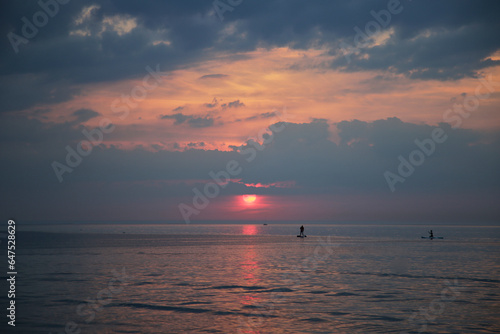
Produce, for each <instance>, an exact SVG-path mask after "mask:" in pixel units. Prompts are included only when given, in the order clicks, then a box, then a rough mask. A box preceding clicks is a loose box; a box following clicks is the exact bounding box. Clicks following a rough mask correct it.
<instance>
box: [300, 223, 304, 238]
mask: <svg viewBox="0 0 500 334" xmlns="http://www.w3.org/2000/svg"><path fill="white" fill-rule="evenodd" d="M303 235H304V225H302V226H301V227H300V236H303Z"/></svg>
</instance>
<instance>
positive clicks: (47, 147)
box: [0, 117, 500, 219]
mask: <svg viewBox="0 0 500 334" xmlns="http://www.w3.org/2000/svg"><path fill="white" fill-rule="evenodd" d="M5 120H6V121H5V122H2V123H1V124H0V127H1V129H0V130H1V131H0V134H1V137H0V143H2V144H1V147H0V148H1V149H2V158H3V159H5V161H8V163H5V164H2V167H0V168H1V173H0V181H1V183H2V188H3V191H2V193H1V196H2V198H1V203H2V204H1V206H2V211H3V212H7V211H8V212H10V213H11V214H19V215H20V216H19V217H22V216H23V215H27V213H26V210H25V209H26V208H27V207H30V208H31V207H32V203H33V201H35V202H36V200H35V199H36V198H35V197H36V196H35V194H38V193H39V192H40V191H41V190H42V189H43V191H44V193H45V194H48V195H47V196H44V198H42V199H38V200H40V201H41V203H43V204H44V205H43V206H40V207H39V206H35V207H34V209H33V210H34V211H30V212H31V213H32V214H34V213H36V214H37V215H40V216H39V217H31V216H30V217H31V219H34V218H39V219H42V218H43V217H56V216H57V215H58V214H59V215H60V214H61V213H62V212H64V211H65V210H70V209H69V208H73V207H74V205H73V204H71V203H68V199H69V198H72V197H71V196H69V194H77V195H75V196H76V198H80V199H81V200H82V201H83V202H85V203H87V202H89V200H90V199H92V203H91V204H89V208H91V209H89V211H93V210H98V211H99V212H101V211H102V210H104V209H105V208H106V207H108V208H118V207H120V205H123V203H129V202H130V203H131V202H134V199H135V200H137V201H143V200H144V198H148V199H150V200H160V199H161V201H162V203H165V205H172V206H173V207H175V205H177V204H178V202H176V201H179V196H181V197H182V196H185V197H186V198H189V196H191V195H192V188H193V186H195V185H196V184H198V183H196V182H195V183H193V181H189V180H208V179H209V178H210V177H209V176H208V173H209V172H210V171H214V172H217V171H221V170H224V169H225V168H226V167H225V166H226V163H227V162H228V161H230V160H233V159H234V160H237V161H239V163H240V165H241V166H242V168H243V171H242V173H241V174H240V175H238V178H239V179H241V181H240V183H238V184H231V185H230V186H228V187H227V188H225V189H224V191H223V192H224V194H225V195H233V194H243V193H248V191H252V192H254V193H258V194H268V195H273V194H274V195H284V196H287V195H294V196H295V195H318V194H322V195H327V196H347V195H348V196H352V197H353V198H356V196H358V198H359V202H358V203H356V206H358V207H365V205H366V207H370V205H371V203H370V202H366V203H365V202H363V201H364V200H368V199H367V198H368V197H370V196H371V197H370V198H372V199H373V198H379V199H381V198H384V199H385V200H386V201H387V202H386V204H387V205H389V206H390V203H391V201H396V202H399V201H401V202H408V203H409V202H411V199H412V198H415V196H417V197H419V196H420V197H422V196H423V197H425V196H431V197H432V198H434V200H439V201H441V202H442V203H445V202H446V201H447V200H448V199H449V200H450V201H452V198H453V203H456V200H457V194H460V201H459V202H460V203H461V208H460V210H462V209H464V210H465V209H466V210H469V211H467V212H469V213H474V212H475V213H476V214H477V215H478V216H477V217H483V218H485V217H487V218H489V219H493V218H494V217H496V218H498V215H499V214H500V213H499V212H498V210H497V209H495V206H491V207H490V208H489V209H488V208H487V207H486V208H485V207H484V205H483V204H484V203H491V202H492V201H498V199H500V194H499V193H498V189H499V186H500V180H499V179H498V177H497V176H498V170H499V168H500V158H499V157H498V151H499V150H500V138H499V137H498V135H493V134H490V133H486V132H480V131H476V130H465V129H455V130H453V129H451V128H450V126H449V125H447V124H440V125H436V126H431V125H425V124H413V123H406V122H402V121H401V120H399V119H397V118H390V119H384V120H377V121H374V122H363V121H356V120H355V121H345V122H340V123H338V124H336V127H337V130H338V136H339V138H340V142H339V143H338V144H336V143H334V142H332V141H330V140H329V139H328V138H329V137H330V131H329V126H328V123H327V122H325V121H314V122H311V123H304V124H296V123H277V124H276V125H275V129H281V131H279V132H276V131H275V132H274V133H273V137H272V139H271V137H269V138H267V140H268V143H267V144H258V143H256V142H253V141H248V142H246V143H245V144H244V145H242V146H241V147H239V148H236V147H235V148H234V150H233V151H229V152H223V151H218V150H204V149H199V148H202V147H203V144H204V143H203V142H196V143H195V142H192V143H190V144H188V147H191V148H190V149H188V150H186V151H181V152H178V151H177V152H176V151H165V150H161V147H160V146H158V147H156V150H154V151H151V150H148V149H147V148H142V147H137V148H135V149H133V150H122V149H119V148H116V147H109V148H105V147H103V146H99V147H94V149H93V151H92V153H91V154H90V155H89V156H87V157H85V159H84V160H83V162H82V163H81V165H79V166H78V167H77V168H75V170H74V171H73V172H71V173H67V174H65V175H64V182H63V183H59V182H58V180H57V178H56V176H55V174H54V171H53V170H52V167H51V163H52V162H53V161H54V160H55V161H59V162H62V163H65V155H66V152H65V149H64V147H66V145H68V143H70V146H73V147H74V146H75V145H76V144H75V143H77V142H78V141H79V140H82V139H83V138H82V134H81V129H79V128H75V127H72V126H71V125H69V124H68V123H66V124H62V125H61V124H53V123H50V124H46V123H41V122H39V121H36V120H26V119H21V118H19V117H12V118H6V119H5ZM438 127H440V128H441V129H443V131H444V132H445V133H446V134H447V135H448V139H447V141H445V142H444V143H442V144H436V149H435V152H434V153H433V154H432V155H430V156H428V157H426V160H425V162H424V163H423V164H422V165H421V166H418V167H416V169H415V172H414V173H413V174H412V175H411V176H410V177H408V178H407V179H406V181H405V182H404V183H401V184H398V186H397V187H398V188H397V191H396V192H395V193H392V192H391V191H390V190H389V187H388V185H387V182H386V180H385V179H384V176H383V174H384V172H385V171H387V170H389V171H392V172H394V173H397V168H398V164H399V160H398V157H399V156H403V157H405V159H408V156H409V155H410V154H411V152H412V151H414V150H415V149H416V148H417V146H416V145H415V142H414V141H415V139H418V140H425V139H428V138H430V136H431V133H432V131H433V130H434V129H436V128H438ZM89 130H91V129H89ZM177 147H178V148H180V146H179V145H177ZM33 152H37V154H33ZM253 156H255V157H254V159H253V160H251V161H248V160H249V159H250V158H251V157H253ZM118 171H119V172H118ZM12 175H15V176H16V177H12ZM287 181H294V182H295V186H294V187H288V188H278V187H274V188H273V187H271V188H248V187H247V186H245V185H244V183H247V184H257V183H262V184H271V183H275V182H287ZM200 184H201V185H203V184H202V183H200ZM95 185H99V187H98V188H95ZM198 185H199V184H198ZM97 189H98V190H97ZM368 195H369V196H368ZM366 196H368V197H366ZM361 198H365V199H364V200H362V199H361ZM61 203H68V206H67V207H65V206H62V207H61ZM119 203H121V204H119ZM408 203H407V204H408ZM481 203H482V204H481ZM410 204H411V203H410ZM80 205H81V204H80ZM443 205H444V204H443ZM488 205H490V204H488ZM41 207H43V210H42V208H41ZM434 207H435V205H433V206H432V207H428V208H426V207H422V208H420V209H421V210H422V211H421V212H426V213H427V214H428V215H432V212H433V210H434V209H433V208H434ZM37 208H38V209H37ZM412 208H413V207H412ZM413 209H415V208H413ZM413 209H412V210H413ZM398 210H399V211H401V212H403V211H404V210H405V209H404V208H398ZM460 210H459V211H460ZM77 211H78V210H77ZM80 211H81V210H80ZM68 212H69V211H68ZM457 212H458V211H457ZM460 212H462V211H460ZM460 212H459V213H454V212H450V213H449V214H448V215H447V216H446V217H447V218H450V219H452V218H454V217H455V218H456V217H458V218H460ZM83 214H84V213H83ZM84 216H85V214H84ZM59 217H61V215H60V216H59ZM366 218H370V217H366ZM483 218H481V219H483Z"/></svg>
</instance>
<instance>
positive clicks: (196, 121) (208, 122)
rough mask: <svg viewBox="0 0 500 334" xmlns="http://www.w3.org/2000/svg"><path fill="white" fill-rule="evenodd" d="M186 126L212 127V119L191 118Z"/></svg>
mask: <svg viewBox="0 0 500 334" xmlns="http://www.w3.org/2000/svg"><path fill="white" fill-rule="evenodd" d="M188 124H189V125H190V126H191V127H193V128H206V127H209V126H213V125H214V119H213V118H211V117H193V118H191V119H190V120H188Z"/></svg>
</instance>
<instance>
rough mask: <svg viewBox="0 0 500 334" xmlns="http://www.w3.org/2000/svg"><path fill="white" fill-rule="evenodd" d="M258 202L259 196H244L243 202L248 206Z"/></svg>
mask: <svg viewBox="0 0 500 334" xmlns="http://www.w3.org/2000/svg"><path fill="white" fill-rule="evenodd" d="M256 200H257V195H243V201H244V202H245V203H247V204H251V203H254V202H255V201H256Z"/></svg>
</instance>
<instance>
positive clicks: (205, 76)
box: [199, 74, 228, 80]
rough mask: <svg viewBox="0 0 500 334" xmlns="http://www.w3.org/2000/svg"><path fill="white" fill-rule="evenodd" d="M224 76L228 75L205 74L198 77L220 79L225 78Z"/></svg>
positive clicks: (201, 78)
mask: <svg viewBox="0 0 500 334" xmlns="http://www.w3.org/2000/svg"><path fill="white" fill-rule="evenodd" d="M226 77H228V75H226V74H207V75H204V76H201V77H199V79H200V80H203V79H222V78H226Z"/></svg>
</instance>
